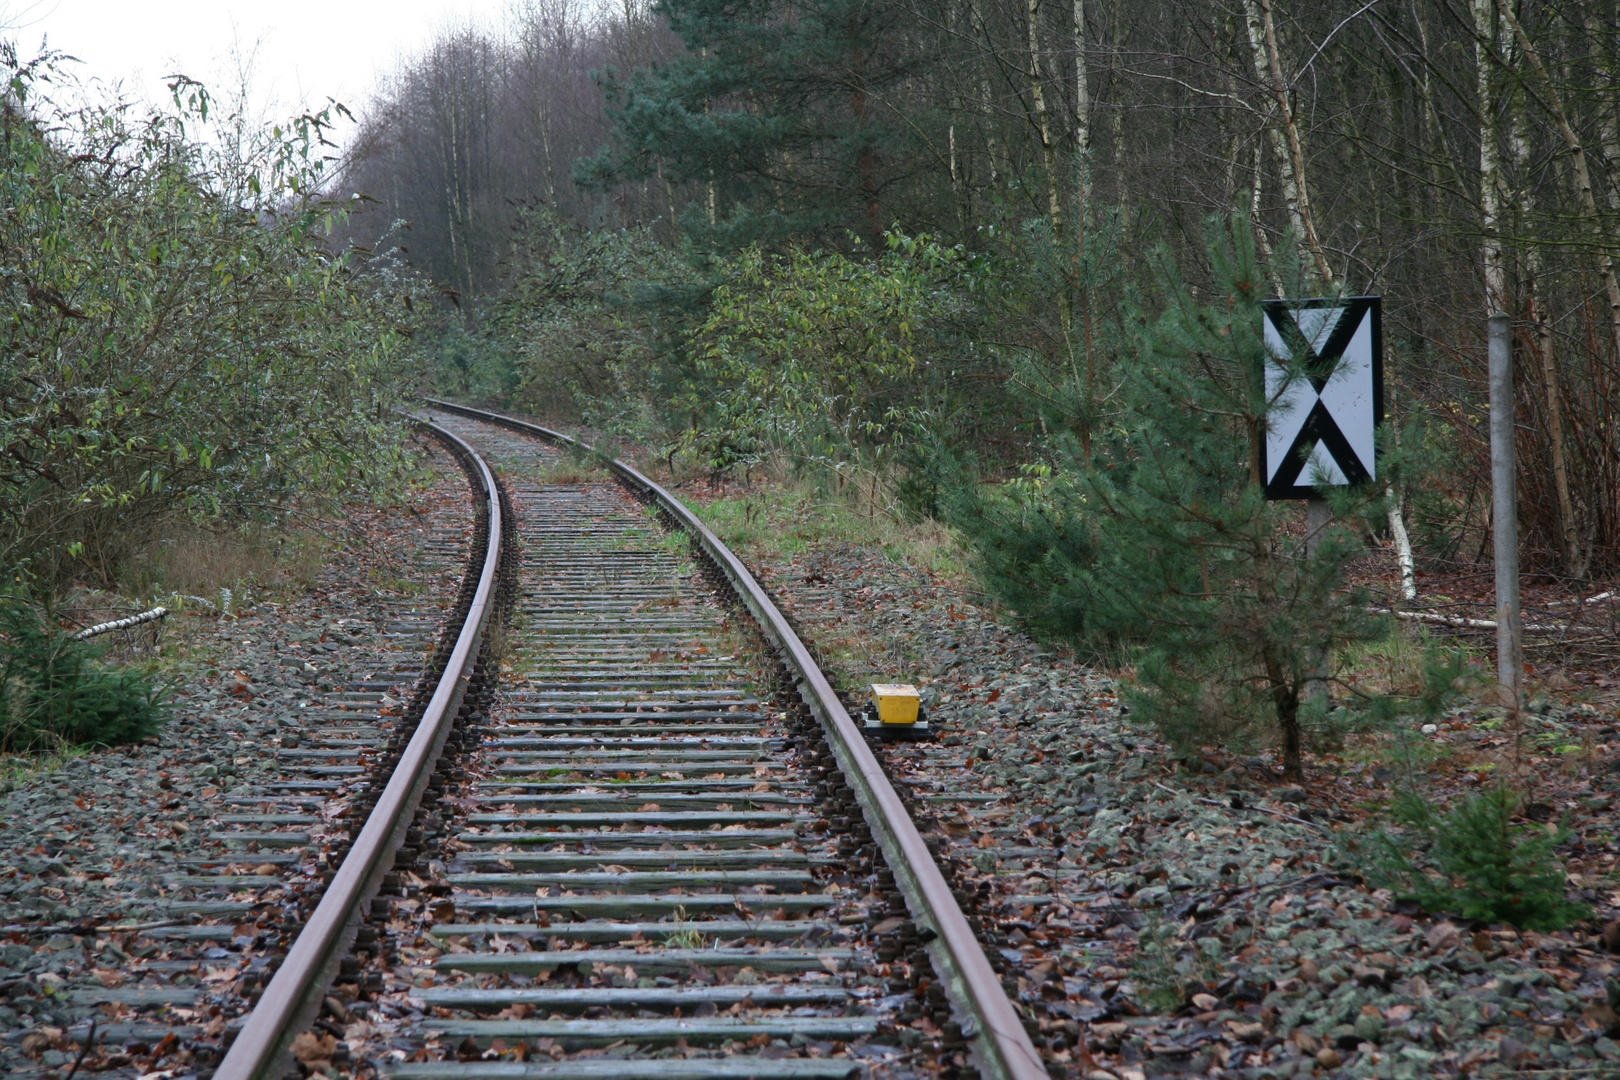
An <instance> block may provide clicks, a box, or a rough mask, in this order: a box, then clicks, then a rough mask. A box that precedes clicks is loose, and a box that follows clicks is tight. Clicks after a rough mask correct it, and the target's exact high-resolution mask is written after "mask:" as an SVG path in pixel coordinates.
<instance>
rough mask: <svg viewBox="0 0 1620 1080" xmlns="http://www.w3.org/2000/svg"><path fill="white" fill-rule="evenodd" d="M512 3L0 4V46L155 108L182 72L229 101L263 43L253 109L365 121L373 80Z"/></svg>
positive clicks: (198, 0)
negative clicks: (437, 37)
mask: <svg viewBox="0 0 1620 1080" xmlns="http://www.w3.org/2000/svg"><path fill="white" fill-rule="evenodd" d="M504 7H505V0H457V2H451V0H274V2H272V3H266V2H265V0H0V37H10V38H13V39H14V40H16V41H17V44H18V46H19V51H20V52H22V53H23V54H24V55H25V56H31V55H33V54H34V52H35V51H36V50H37V47H38V46H39V44H40V41H41V39H42V38H44V39H48V40H49V43H50V46H51V48H53V49H58V50H60V51H62V52H66V53H69V54H71V55H73V56H75V57H77V58H78V59H79V60H81V61H83V63H82V64H80V65H77V68H78V74H79V77H80V78H84V79H88V78H92V77H93V78H97V79H100V80H102V81H103V82H108V83H111V82H119V81H122V82H123V83H124V85H125V88H126V89H127V90H128V91H129V93H130V96H132V97H145V98H147V99H149V100H160V99H162V98H163V97H164V96H165V90H164V84H163V77H164V76H166V75H169V74H172V73H174V72H177V71H178V72H183V73H185V74H186V75H189V76H191V77H192V78H194V79H200V80H202V81H203V82H205V83H208V84H209V85H210V87H211V88H212V89H214V90H216V91H218V92H221V93H222V92H223V91H225V90H226V84H227V83H228V82H229V81H230V80H229V76H228V74H227V73H228V72H230V71H231V70H232V65H231V63H230V55H231V52H232V49H233V46H237V45H240V47H241V50H242V51H243V52H244V53H246V52H251V51H252V49H253V46H254V45H255V43H257V44H258V56H257V63H256V65H255V69H256V73H257V78H256V84H257V89H256V93H255V95H254V96H255V98H256V99H257V101H258V102H259V104H260V105H261V107H265V108H268V109H269V111H270V112H271V113H272V114H281V113H290V112H291V111H293V110H294V109H296V108H298V107H300V106H302V105H310V106H316V107H319V106H321V105H324V104H325V102H326V99H327V98H328V97H332V98H336V99H337V100H339V101H341V102H343V103H344V104H346V105H348V106H350V107H351V108H353V109H355V110H356V111H357V112H358V111H359V107H360V106H361V105H363V104H364V102H365V99H366V97H367V96H368V94H369V93H370V91H371V88H372V86H373V85H374V83H375V82H376V79H377V76H378V75H379V74H381V73H385V72H387V71H389V70H390V69H391V68H393V66H394V64H395V62H396V60H397V59H398V58H400V57H403V56H409V55H410V54H411V53H413V52H415V51H416V50H417V49H418V48H419V47H420V46H422V45H423V44H425V43H426V42H427V41H429V40H430V39H431V38H432V36H433V34H434V33H435V32H436V31H437V30H439V29H441V28H444V27H446V26H451V25H461V24H465V23H466V22H468V21H469V20H471V21H477V22H480V23H491V22H495V21H497V20H498V19H499V16H500V13H501V11H502V10H503V8H504Z"/></svg>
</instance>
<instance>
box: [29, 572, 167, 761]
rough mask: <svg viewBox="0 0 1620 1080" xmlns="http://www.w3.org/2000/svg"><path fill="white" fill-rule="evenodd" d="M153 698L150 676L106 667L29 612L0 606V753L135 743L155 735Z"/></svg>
mask: <svg viewBox="0 0 1620 1080" xmlns="http://www.w3.org/2000/svg"><path fill="white" fill-rule="evenodd" d="M161 698H162V686H161V684H160V683H159V682H158V681H157V680H156V679H155V677H154V676H153V675H152V673H150V672H148V671H144V670H141V669H138V668H137V669H131V668H126V667H118V666H114V665H109V664H106V663H104V662H103V661H102V658H101V650H100V649H98V648H97V647H95V646H94V645H92V644H90V643H87V642H79V641H74V640H73V639H72V638H71V636H70V635H69V634H67V633H66V632H64V631H62V630H61V629H59V628H58V627H57V626H56V625H55V621H54V620H53V619H51V618H50V617H49V616H48V615H47V614H46V613H44V612H41V611H40V610H39V609H37V608H35V607H34V606H33V605H31V604H27V603H23V602H20V601H17V600H6V601H3V602H0V754H7V753H19V752H21V753H28V752H38V751H52V750H59V749H61V748H62V747H63V746H64V745H69V744H82V745H89V746H117V745H119V744H121V743H131V742H137V741H139V740H141V739H143V738H146V737H147V736H149V735H155V734H157V731H158V728H159V727H160V726H161V724H162V722H163V715H164V707H163V704H162V700H161Z"/></svg>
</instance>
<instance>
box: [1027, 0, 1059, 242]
mask: <svg viewBox="0 0 1620 1080" xmlns="http://www.w3.org/2000/svg"><path fill="white" fill-rule="evenodd" d="M1025 12H1026V14H1027V15H1028V24H1029V91H1030V101H1031V103H1032V104H1033V106H1034V110H1035V131H1036V134H1037V135H1039V136H1040V140H1041V165H1042V167H1043V168H1044V169H1045V172H1046V212H1047V214H1048V215H1049V216H1050V217H1051V219H1052V233H1053V235H1054V236H1062V235H1063V195H1062V189H1061V188H1060V186H1059V182H1058V172H1057V148H1056V147H1055V146H1053V145H1052V121H1051V117H1050V116H1049V115H1048V114H1047V108H1046V86H1045V78H1044V73H1043V71H1042V67H1043V65H1042V64H1041V54H1042V49H1041V0H1027V4H1026V7H1025Z"/></svg>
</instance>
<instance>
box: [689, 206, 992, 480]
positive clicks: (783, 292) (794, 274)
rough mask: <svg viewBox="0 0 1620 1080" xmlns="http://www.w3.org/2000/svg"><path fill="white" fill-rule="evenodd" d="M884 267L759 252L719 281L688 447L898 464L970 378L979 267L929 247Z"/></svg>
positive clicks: (895, 249) (701, 334)
mask: <svg viewBox="0 0 1620 1080" xmlns="http://www.w3.org/2000/svg"><path fill="white" fill-rule="evenodd" d="M886 243H887V247H886V248H885V250H883V251H882V252H879V253H877V254H875V255H863V254H861V253H858V252H857V253H854V254H845V253H842V252H837V251H825V250H814V251H812V250H807V249H803V248H794V249H790V250H788V251H787V252H785V253H782V254H772V253H769V252H767V251H765V250H764V249H762V248H759V247H752V248H749V249H747V250H745V251H743V252H741V253H740V254H739V255H737V256H736V257H735V258H734V259H732V260H731V261H729V262H727V263H725V264H723V266H722V267H721V268H720V272H721V275H722V277H721V283H720V284H719V285H718V286H717V287H716V288H715V290H714V292H713V295H712V297H711V300H710V305H709V309H708V314H707V318H705V319H704V320H703V322H702V323H701V324H700V325H698V326H696V327H694V328H693V330H692V332H691V335H690V339H689V346H690V349H691V352H692V357H693V368H694V374H693V377H692V378H691V380H690V382H689V384H688V393H687V395H686V397H687V401H688V403H689V411H690V412H691V414H692V416H693V424H692V427H691V429H690V430H689V432H688V435H687V440H688V443H689V444H690V445H691V446H693V447H694V448H695V449H698V450H699V451H700V452H702V453H704V454H706V455H707V456H708V457H710V458H713V459H715V460H714V463H715V464H719V465H724V464H725V463H726V462H725V455H726V453H727V451H728V450H729V449H730V448H732V447H734V446H735V445H736V444H737V443H739V442H746V443H747V444H749V445H750V446H752V447H754V448H756V452H757V453H760V454H770V453H785V454H786V455H787V456H788V457H789V458H790V459H792V460H793V461H794V462H795V463H796V464H803V463H805V462H810V461H819V462H823V463H826V464H829V465H831V466H832V467H834V468H845V467H848V466H849V465H855V466H858V467H865V468H868V469H882V468H884V467H885V466H886V462H885V461H884V460H883V459H884V457H885V455H886V452H887V451H888V450H890V449H891V448H892V447H893V445H894V444H895V443H896V442H897V441H898V440H899V439H901V438H903V437H904V435H905V434H906V433H907V432H908V431H909V430H910V429H911V428H912V427H913V426H914V425H915V420H916V418H917V417H918V416H919V415H920V413H921V412H923V411H927V410H935V411H938V410H940V409H941V408H944V407H948V398H949V396H950V394H951V393H952V392H953V390H954V389H956V388H955V387H953V384H954V383H957V382H958V381H960V376H961V374H962V370H961V369H962V368H963V367H966V366H970V363H969V361H968V360H967V358H966V357H965V356H964V355H963V353H964V346H965V344H966V343H965V341H964V340H963V336H962V334H961V333H960V330H961V327H962V325H963V323H964V321H965V320H967V319H971V317H972V316H971V304H970V300H969V297H970V295H971V292H972V290H973V288H974V282H975V280H976V278H977V276H978V275H979V273H980V269H981V268H980V266H979V265H978V264H977V263H976V262H975V260H974V259H972V258H971V257H970V256H969V255H968V253H967V252H966V251H965V250H964V249H963V248H961V247H947V246H945V245H942V244H940V243H938V242H937V241H935V240H933V239H931V238H930V237H927V236H918V237H909V236H904V235H901V234H899V233H889V234H887V236H886Z"/></svg>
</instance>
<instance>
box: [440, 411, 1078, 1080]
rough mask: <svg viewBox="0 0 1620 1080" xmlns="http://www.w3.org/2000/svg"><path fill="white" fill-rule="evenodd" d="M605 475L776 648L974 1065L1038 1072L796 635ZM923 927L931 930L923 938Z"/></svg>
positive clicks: (557, 439)
mask: <svg viewBox="0 0 1620 1080" xmlns="http://www.w3.org/2000/svg"><path fill="white" fill-rule="evenodd" d="M423 400H424V401H426V402H427V403H428V404H430V405H432V406H433V407H434V408H437V409H443V410H444V411H446V412H451V413H456V414H458V415H461V416H467V417H471V418H473V419H475V420H483V421H486V422H488V423H492V424H499V425H501V426H503V427H506V428H509V429H511V430H514V431H521V432H525V433H527V434H530V435H535V436H538V437H539V438H542V439H545V440H546V441H548V442H553V443H561V444H564V445H568V446H578V447H580V448H581V449H583V450H592V449H593V448H592V447H591V446H589V445H588V444H586V443H582V442H579V441H578V440H577V439H574V438H572V437H571V436H568V435H564V434H562V433H561V432H558V431H552V430H551V429H550V428H544V427H541V426H539V425H538V424H530V423H527V422H526V421H523V420H516V419H513V418H512V417H508V416H502V415H501V414H499V413H492V412H486V411H484V410H482V409H474V408H470V407H468V406H465V405H457V404H455V403H454V402H449V401H442V400H439V399H437V398H424V399H423ZM609 467H610V468H611V469H612V471H613V473H614V475H616V476H617V477H618V478H619V479H620V480H622V481H623V482H625V483H626V484H628V485H629V486H630V487H631V488H632V489H633V490H636V491H639V492H642V493H643V494H645V495H647V496H649V497H650V498H652V499H653V500H654V501H655V502H656V503H657V504H658V505H659V507H660V508H662V509H663V510H665V511H666V512H668V513H669V514H670V515H671V516H672V517H674V518H675V520H677V521H679V522H680V524H681V526H682V527H683V528H684V529H686V530H687V532H688V533H690V534H691V535H692V536H693V537H695V538H696V539H697V541H698V544H699V546H700V547H702V549H703V551H704V552H705V553H706V554H707V555H708V557H709V558H710V559H711V560H713V562H714V564H715V565H716V566H717V567H718V568H719V569H720V570H721V572H723V573H724V574H725V576H726V578H727V580H729V581H730V582H731V584H732V587H733V588H734V589H736V591H737V593H738V595H739V596H740V597H741V598H742V600H743V602H744V603H745V604H746V605H747V606H748V609H749V610H750V611H751V612H753V614H754V617H755V618H756V619H758V620H759V623H760V625H761V627H763V628H764V630H765V632H766V634H767V635H768V636H769V637H770V638H771V639H772V641H773V642H774V643H775V645H776V646H777V647H778V648H779V649H780V650H781V653H782V656H783V658H784V659H785V660H786V662H787V664H788V667H789V669H790V670H791V672H792V673H793V675H794V678H795V681H796V682H797V684H798V688H799V693H800V695H801V696H802V697H803V698H804V701H805V703H806V704H807V705H808V706H809V707H810V710H811V711H812V712H813V713H814V714H815V715H816V716H817V717H818V718H819V719H820V720H821V722H822V724H823V726H824V728H825V730H826V733H827V739H828V742H829V743H830V744H831V748H832V751H833V755H834V757H836V758H837V761H838V767H839V769H840V770H842V772H843V774H844V777H845V779H846V780H847V781H848V782H849V786H850V788H851V790H853V791H854V793H855V797H856V800H857V801H858V802H859V803H860V805H861V811H862V813H863V814H864V816H865V818H866V822H867V825H868V827H869V828H870V829H871V830H872V835H873V837H874V838H875V839H876V840H877V842H878V844H879V846H881V847H882V848H883V854H884V856H885V858H886V859H887V861H888V864H889V867H890V869H891V870H893V871H894V875H895V882H896V884H897V885H898V886H899V887H900V891H901V894H902V895H903V896H905V898H906V906H907V908H908V909H909V910H910V912H911V917H912V920H913V921H914V922H915V923H917V924H918V926H919V927H921V928H923V934H922V936H923V937H924V938H925V939H928V940H927V949H928V952H929V956H930V958H931V959H932V960H933V962H934V969H935V971H936V972H937V973H938V974H939V976H940V979H941V981H942V983H943V984H944V986H943V988H944V990H945V994H946V997H947V998H948V999H949V1000H950V1003H951V1007H952V1011H953V1012H954V1013H955V1014H956V1016H957V1019H958V1023H960V1024H961V1027H962V1033H963V1035H965V1036H967V1037H968V1038H969V1039H970V1040H971V1043H972V1045H973V1046H974V1048H975V1049H974V1056H975V1057H976V1058H977V1059H978V1064H979V1066H980V1068H981V1071H982V1072H983V1074H984V1075H985V1076H987V1077H994V1078H996V1080H1047V1077H1048V1076H1049V1074H1048V1072H1047V1070H1046V1066H1045V1065H1044V1064H1043V1063H1042V1061H1041V1056H1040V1053H1039V1051H1037V1050H1036V1049H1035V1044H1034V1043H1033V1042H1031V1040H1030V1037H1029V1033H1028V1032H1027V1031H1026V1030H1025V1029H1024V1025H1023V1022H1022V1020H1021V1019H1020V1018H1019V1015H1018V1012H1017V1010H1016V1009H1015V1008H1014V1007H1013V1004H1012V1002H1011V1001H1009V1000H1008V998H1007V995H1006V992H1005V991H1004V990H1003V989H1002V985H1001V980H1000V978H999V977H998V976H997V975H996V972H995V969H994V968H992V967H991V966H990V960H989V958H988V957H987V956H985V954H984V949H983V948H982V947H981V946H980V944H979V940H978V938H977V937H976V936H975V935H974V933H973V928H972V927H971V926H969V925H968V921H967V918H966V917H965V916H964V915H963V914H962V909H961V907H960V906H959V905H958V904H957V902H956V897H955V896H954V895H953V894H952V893H951V888H950V885H949V883H948V882H946V880H945V876H944V875H943V874H942V873H940V870H939V867H938V865H937V864H936V863H935V862H934V858H933V855H932V854H931V853H930V852H929V850H928V846H927V844H926V843H924V841H923V838H922V834H921V833H919V832H918V831H917V826H916V824H915V823H914V822H913V821H912V820H911V815H910V814H909V813H907V812H906V808H905V805H904V804H903V803H902V802H901V801H900V796H899V794H898V793H897V792H896V791H895V790H894V786H893V785H892V784H890V783H889V778H888V777H887V776H885V775H884V773H883V768H882V766H881V765H880V764H879V763H878V760H877V757H876V755H874V754H873V753H872V749H871V747H870V746H869V745H868V744H867V741H866V739H865V737H864V736H863V735H862V734H861V731H860V729H859V728H858V727H856V725H855V721H854V720H853V719H851V718H850V715H849V712H848V711H847V710H846V709H845V708H844V706H843V703H842V702H840V701H839V700H838V695H837V694H836V693H834V691H833V688H832V685H831V684H830V683H828V681H827V678H826V676H824V675H823V674H822V673H821V669H820V668H819V667H818V666H817V665H816V662H815V660H814V659H812V658H811V656H810V650H809V649H807V648H805V645H804V642H802V641H801V640H799V635H798V634H796V633H794V631H793V628H792V627H791V626H790V625H789V624H788V621H787V618H786V616H784V615H783V614H782V612H781V610H780V609H778V608H777V606H776V604H775V603H773V602H772V601H771V599H770V597H769V596H767V595H766V593H765V590H764V589H763V588H761V587H760V584H759V582H757V581H755V580H754V576H753V574H752V573H750V572H749V570H748V568H747V567H746V566H745V565H743V562H742V560H741V559H739V558H737V556H736V555H734V554H733V553H732V551H731V549H730V548H728V547H726V545H725V544H723V543H721V541H720V539H719V538H718V537H717V536H715V535H714V533H713V532H711V531H710V530H709V527H708V526H707V525H705V524H703V522H702V521H701V520H700V519H699V518H698V517H697V515H696V514H694V513H692V511H691V510H689V509H687V507H686V505H685V504H684V503H682V502H681V501H680V500H679V499H677V498H675V496H674V495H672V494H670V493H669V492H668V491H666V490H665V489H664V488H663V487H661V486H659V485H658V484H656V483H654V482H653V481H652V480H650V479H648V478H647V477H646V476H645V475H643V474H642V473H641V472H640V471H639V470H637V469H636V468H635V467H633V466H631V465H627V464H625V463H624V462H623V461H619V460H612V461H610V462H609ZM930 932H931V933H932V937H931V938H930Z"/></svg>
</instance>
